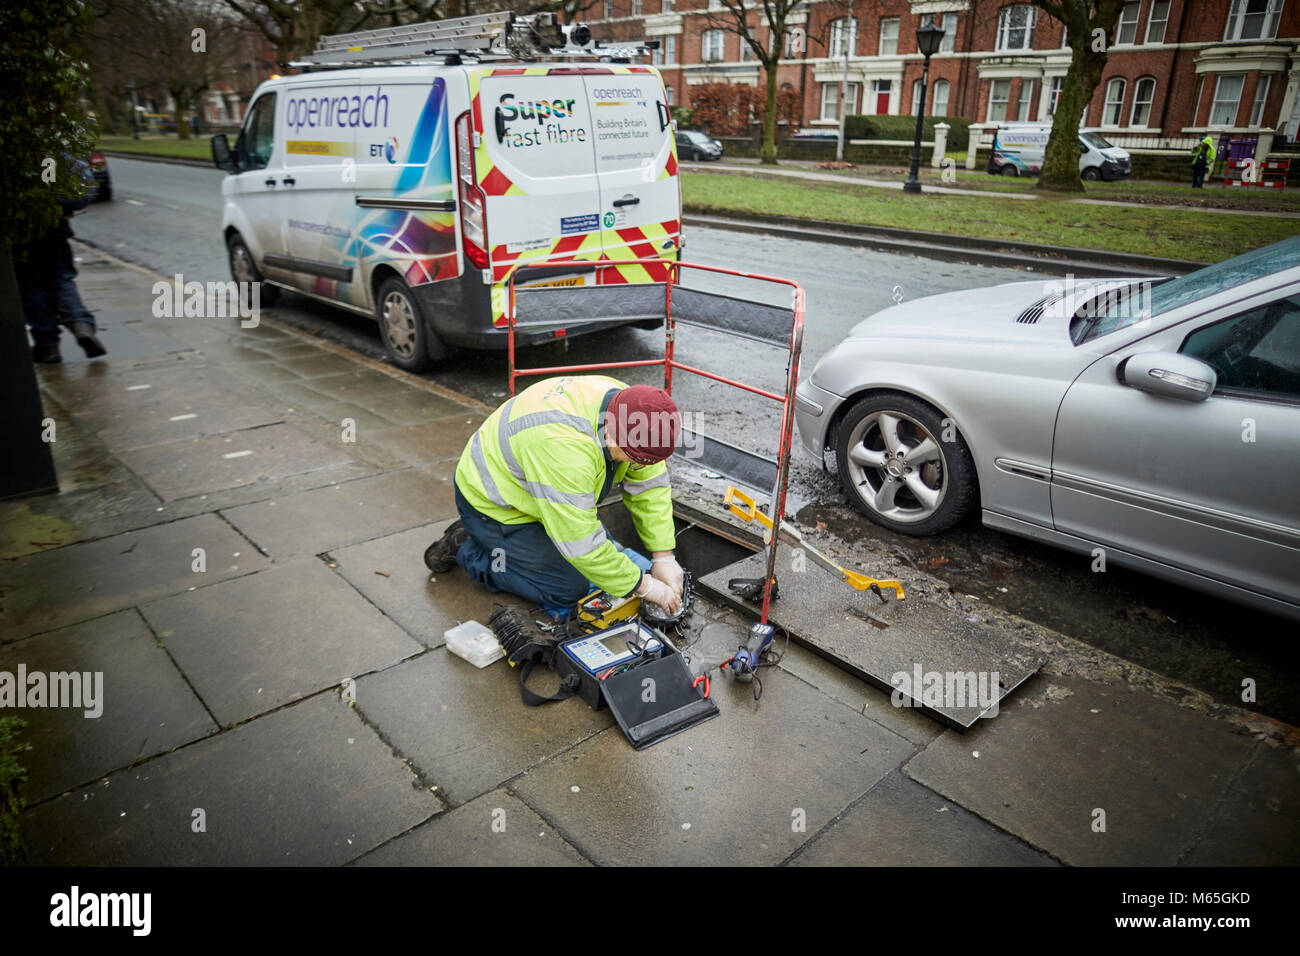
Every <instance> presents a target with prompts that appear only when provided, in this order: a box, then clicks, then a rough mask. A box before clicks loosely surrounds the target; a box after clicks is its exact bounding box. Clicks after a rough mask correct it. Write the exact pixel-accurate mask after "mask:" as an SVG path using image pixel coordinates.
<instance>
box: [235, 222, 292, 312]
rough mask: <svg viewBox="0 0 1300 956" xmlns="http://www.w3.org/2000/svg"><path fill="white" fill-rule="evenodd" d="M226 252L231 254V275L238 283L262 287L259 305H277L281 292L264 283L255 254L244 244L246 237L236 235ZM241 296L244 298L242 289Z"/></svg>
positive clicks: (259, 291)
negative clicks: (254, 259)
mask: <svg viewBox="0 0 1300 956" xmlns="http://www.w3.org/2000/svg"><path fill="white" fill-rule="evenodd" d="M226 251H227V252H229V254H230V274H231V275H232V276H233V277H234V279H235V281H236V282H239V283H241V284H242V283H248V286H246V287H251V286H252V285H253V284H257V285H258V286H260V288H259V289H258V299H257V301H258V304H259V305H275V303H276V301H277V300H278V299H279V298H280V290H279V289H278V288H276V287H275V286H273V285H268V284H267V283H266V282H264V281H262V273H261V272H259V271H258V269H257V263H256V262H254V261H253V253H252V251H251V250H250V249H249V248H248V244H247V243H246V242H244V237H243V236H241V235H240V234H239V233H235V234H234V235H232V236H231V237H230V241H229V242H228V243H226ZM240 296H241V298H242V296H243V289H242V288H241V289H240Z"/></svg>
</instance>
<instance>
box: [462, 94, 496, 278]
mask: <svg viewBox="0 0 1300 956" xmlns="http://www.w3.org/2000/svg"><path fill="white" fill-rule="evenodd" d="M456 158H457V166H458V167H459V168H460V178H459V180H458V183H457V185H458V186H459V191H460V232H461V236H462V238H463V240H464V243H465V256H466V257H467V258H468V259H469V261H470V262H472V263H473V264H474V267H475V268H477V269H486V268H487V267H488V253H487V250H488V244H487V200H486V199H485V198H484V196H483V191H482V190H481V189H479V188H478V177H477V176H476V175H475V171H474V144H473V140H472V138H471V136H470V123H469V111H468V110H466V111H465V112H464V113H461V114H460V116H458V117H457V118H456Z"/></svg>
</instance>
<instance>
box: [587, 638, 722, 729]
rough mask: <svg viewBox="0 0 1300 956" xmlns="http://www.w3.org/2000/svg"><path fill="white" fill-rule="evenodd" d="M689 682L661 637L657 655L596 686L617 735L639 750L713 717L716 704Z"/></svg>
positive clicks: (679, 657)
mask: <svg viewBox="0 0 1300 956" xmlns="http://www.w3.org/2000/svg"><path fill="white" fill-rule="evenodd" d="M694 680H695V678H694V677H693V676H692V675H691V669H690V667H688V666H687V664H686V661H685V659H683V657H682V655H681V654H679V653H677V651H676V650H674V649H673V647H672V645H671V644H670V643H668V642H667V641H665V642H664V654H663V656H662V657H660V658H658V659H657V660H652V661H646V662H645V663H644V664H641V665H639V666H637V667H633V668H632V669H631V670H628V671H624V672H623V673H622V674H615V675H613V676H612V677H608V678H606V679H605V680H603V681H601V682H600V690H601V694H602V695H603V696H604V698H605V703H607V704H608V705H609V709H610V712H611V713H613V715H614V719H615V720H616V721H618V726H619V729H620V730H622V731H623V736H625V737H627V739H628V742H629V743H631V744H632V746H633V747H635V748H636V749H637V750H644V749H645V748H646V747H651V746H653V745H655V744H657V743H659V742H660V741H662V740H667V739H668V738H669V737H672V736H674V735H675V734H680V733H681V732H682V731H683V730H687V729H689V728H691V727H694V726H695V725H696V724H700V723H703V722H704V721H706V720H711V719H712V718H714V717H716V716H718V705H717V704H715V703H714V702H713V700H712V699H711V698H708V697H704V696H702V695H701V692H700V691H699V690H698V689H697V688H695V687H692V686H691V684H692V683H693V682H694ZM647 681H651V682H653V683H647ZM705 686H707V685H705ZM647 698H650V699H647Z"/></svg>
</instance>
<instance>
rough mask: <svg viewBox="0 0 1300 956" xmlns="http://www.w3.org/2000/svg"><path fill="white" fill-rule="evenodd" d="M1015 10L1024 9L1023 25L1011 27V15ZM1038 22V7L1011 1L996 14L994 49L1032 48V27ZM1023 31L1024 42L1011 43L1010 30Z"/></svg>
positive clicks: (999, 50) (998, 50)
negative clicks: (996, 26)
mask: <svg viewBox="0 0 1300 956" xmlns="http://www.w3.org/2000/svg"><path fill="white" fill-rule="evenodd" d="M1017 11H1024V14H1025V18H1026V20H1025V25H1024V26H1023V27H1013V26H1012V24H1011V17H1012V15H1013V14H1014V13H1015V12H1017ZM1037 22H1038V8H1037V7H1033V6H1030V5H1029V4H1027V3H1013V4H1011V5H1010V6H1006V7H1003V8H1002V11H1001V12H1000V13H999V14H998V38H997V43H996V45H995V47H994V49H995V50H996V51H997V52H1001V51H1004V50H1032V49H1033V48H1034V27H1035V26H1037ZM1020 29H1023V30H1024V31H1025V36H1024V42H1023V43H1022V44H1021V45H1019V46H1012V45H1011V32H1012V30H1020Z"/></svg>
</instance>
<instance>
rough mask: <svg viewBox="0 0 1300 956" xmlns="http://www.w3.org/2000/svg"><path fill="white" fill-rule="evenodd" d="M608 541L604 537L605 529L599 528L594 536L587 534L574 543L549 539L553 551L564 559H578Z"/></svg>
mask: <svg viewBox="0 0 1300 956" xmlns="http://www.w3.org/2000/svg"><path fill="white" fill-rule="evenodd" d="M607 540H608V539H607V538H606V537H605V529H604V528H601V529H599V530H598V531H596V532H595V533H594V534H589V535H587V536H586V537H585V538H578V539H577V540H576V541H556V540H555V539H554V538H552V539H551V543H552V544H554V545H555V549H556V550H557V551H559V552H560V554H562V555H564V556H565V557H566V558H580V557H582V556H583V555H584V554H590V553H591V552H593V551H595V550H596V549H597V548H599V547H600V546H601V545H602V544H604V543H605V542H606V541H607Z"/></svg>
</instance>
